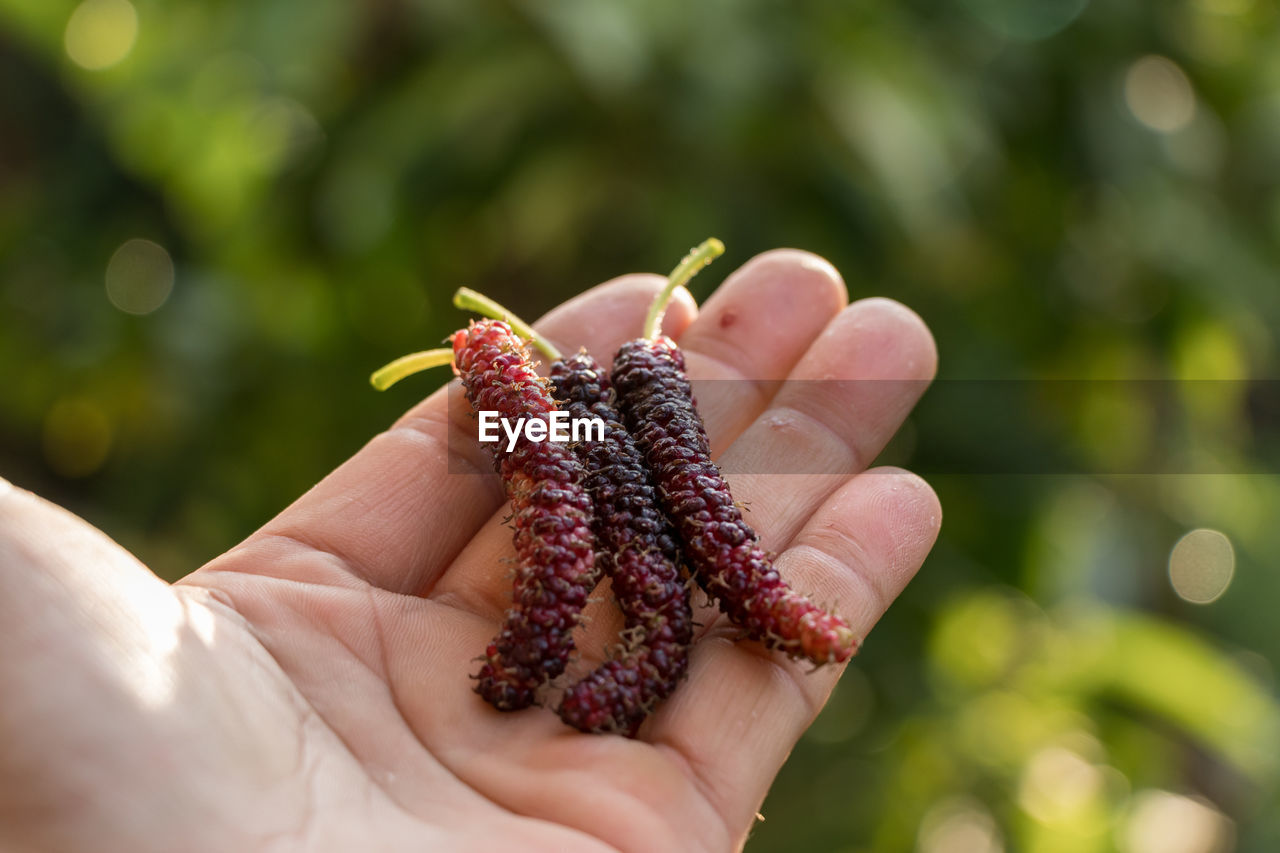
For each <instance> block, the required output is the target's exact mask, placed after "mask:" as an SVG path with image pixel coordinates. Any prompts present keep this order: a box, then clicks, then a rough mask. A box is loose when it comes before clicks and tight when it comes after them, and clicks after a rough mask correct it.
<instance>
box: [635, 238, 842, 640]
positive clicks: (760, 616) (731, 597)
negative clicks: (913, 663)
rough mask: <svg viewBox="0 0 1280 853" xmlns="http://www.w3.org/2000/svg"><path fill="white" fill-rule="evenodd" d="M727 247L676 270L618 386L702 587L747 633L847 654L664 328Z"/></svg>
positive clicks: (708, 249)
mask: <svg viewBox="0 0 1280 853" xmlns="http://www.w3.org/2000/svg"><path fill="white" fill-rule="evenodd" d="M722 251H723V246H721V245H720V243H719V241H708V242H707V243H704V244H703V245H702V246H700V247H699V248H698V249H695V250H694V251H693V252H691V253H690V254H689V256H688V257H686V258H685V260H684V261H683V262H682V263H681V264H680V266H679V267H677V268H676V270H675V271H674V272H673V273H672V274H671V277H670V279H669V281H668V286H667V288H666V289H664V291H663V292H662V293H661V294H659V296H658V297H657V298H656V299H655V300H654V303H653V305H652V306H651V307H650V310H649V314H648V316H647V318H646V320H645V326H644V336H643V337H641V338H639V339H637V340H633V341H629V342H627V343H625V344H623V345H622V348H621V349H620V350H619V351H618V355H617V357H616V358H615V360H614V365H613V384H614V387H615V388H616V390H617V394H618V399H619V402H620V403H621V408H622V412H623V415H624V416H625V419H626V424H627V427H628V428H629V429H630V430H631V432H632V434H633V435H634V436H635V438H636V441H637V443H638V444H639V445H640V446H641V448H643V450H644V452H645V456H646V458H647V460H648V462H649V466H650V469H651V470H652V472H653V477H654V480H655V481H656V483H657V485H658V490H659V494H660V496H661V499H662V504H663V507H664V509H665V510H666V512H667V515H668V517H669V518H670V519H671V521H672V522H673V523H674V524H675V526H676V529H677V530H678V531H679V534H680V538H681V542H682V544H683V546H684V556H685V559H686V560H687V561H688V563H689V566H690V568H691V569H692V570H693V572H694V575H695V577H696V578H697V579H698V582H699V584H700V585H701V586H702V587H703V589H705V590H706V591H707V593H708V594H709V595H710V596H711V597H712V598H714V599H715V600H716V601H717V602H718V603H719V605H720V608H721V609H722V610H723V611H724V612H725V614H726V615H728V617H729V620H730V621H731V622H733V623H734V624H736V625H738V626H740V627H742V628H743V629H745V631H746V634H747V636H748V637H751V638H752V639H756V640H760V641H761V642H763V643H764V644H765V645H766V646H768V647H770V648H774V649H779V650H781V651H783V652H785V653H786V654H788V655H790V656H792V657H797V658H807V659H808V660H810V661H813V662H814V663H815V664H823V663H827V662H839V661H844V660H847V659H848V658H849V657H851V656H852V655H853V654H854V652H855V651H856V650H857V639H856V637H855V635H854V633H853V630H852V629H850V628H849V626H848V624H846V623H845V622H844V620H842V619H841V618H840V617H838V616H836V615H834V614H832V613H829V612H827V611H826V610H824V609H823V608H821V607H819V606H818V605H816V604H814V603H813V602H812V601H810V600H809V599H808V598H806V597H805V596H803V595H801V594H800V593H798V592H796V591H794V590H792V589H791V588H790V587H789V586H787V584H786V583H785V582H784V581H783V580H782V578H781V577H780V576H779V575H778V572H777V570H776V569H775V568H774V566H773V561H772V560H771V559H770V558H769V556H768V554H766V553H765V551H764V549H763V548H762V547H761V546H760V542H759V536H758V535H757V534H756V532H755V531H754V530H753V529H752V528H751V526H750V525H748V524H747V522H746V521H745V520H744V519H743V517H742V512H741V510H739V508H738V506H737V504H736V503H735V502H734V499H733V495H732V494H730V492H729V485H728V483H726V482H725V479H724V477H723V476H722V475H721V473H720V469H719V468H718V467H717V466H716V465H715V463H713V462H712V461H711V446H710V442H709V441H708V439H707V433H706V429H705V428H704V426H703V424H702V418H701V417H700V416H699V415H698V410H697V407H696V405H695V403H694V399H693V391H692V388H691V387H690V385H689V380H688V378H687V376H686V374H685V363H684V356H683V354H682V353H681V352H680V349H679V348H678V347H677V346H676V344H675V343H674V342H673V341H672V340H670V339H669V338H666V337H660V336H659V334H658V331H657V330H658V328H659V327H660V323H661V320H662V312H663V310H664V308H665V306H666V303H667V301H668V300H669V299H670V297H671V294H672V293H674V291H675V289H676V288H677V287H679V286H680V285H681V284H683V283H684V282H685V281H687V280H688V278H689V277H690V276H692V275H693V273H694V272H696V271H697V270H698V269H699V268H701V267H702V266H704V265H705V264H707V263H709V262H710V261H711V259H712V258H714V257H715V256H716V255H719V254H720V253H721V252H722Z"/></svg>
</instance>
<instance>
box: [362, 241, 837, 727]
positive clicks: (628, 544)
mask: <svg viewBox="0 0 1280 853" xmlns="http://www.w3.org/2000/svg"><path fill="white" fill-rule="evenodd" d="M722 251H723V246H722V245H721V244H720V242H719V241H718V240H708V241H707V242H706V243H703V244H702V245H701V246H699V247H698V248H697V249H695V250H694V251H692V252H690V254H689V255H688V256H687V257H686V258H685V259H684V261H682V262H681V264H680V265H679V266H678V267H677V268H676V270H675V271H674V272H673V273H672V274H671V276H670V277H669V279H668V282H667V287H666V288H664V289H663V291H662V292H661V293H660V294H659V295H658V296H657V297H656V298H655V300H654V302H653V305H652V306H651V307H650V310H649V314H648V316H647V318H646V320H645V326H644V331H643V335H642V336H641V337H640V338H638V339H636V340H633V341H629V342H627V343H626V344H624V345H623V346H622V348H621V349H620V350H619V351H618V353H617V356H616V357H615V359H614V362H613V371H612V374H611V375H610V373H609V372H608V371H606V370H604V369H603V368H602V367H601V365H600V364H599V363H598V362H597V361H596V360H595V359H594V358H593V357H592V356H591V355H590V354H588V353H586V352H579V353H578V354H576V355H573V356H571V357H569V358H562V357H561V355H560V353H559V352H557V351H556V350H555V348H554V347H552V346H551V345H550V344H549V343H548V342H546V341H545V340H543V339H541V338H540V337H538V336H537V334H536V333H535V332H534V331H533V330H532V328H530V327H529V326H528V325H527V324H525V323H523V322H522V321H520V320H519V318H517V317H515V316H514V315H512V314H510V312H507V311H506V310H505V309H504V308H502V306H500V305H498V304H496V303H494V302H492V301H491V300H489V299H486V298H485V297H483V296H481V295H480V294H477V293H475V292H474V291H469V290H466V289H465V288H464V289H463V290H460V291H459V292H458V295H457V296H456V297H455V300H454V302H455V304H456V305H458V306H459V307H462V308H468V309H471V310H475V311H477V312H479V313H481V314H484V315H486V316H488V317H491V318H495V319H486V320H482V321H480V322H474V323H472V324H471V325H470V326H469V327H468V328H466V329H463V330H460V331H458V332H457V333H456V334H455V335H454V336H453V347H452V349H451V350H433V351H429V352H426V353H417V354H414V355H412V356H406V357H405V358H403V359H398V360H397V361H395V362H392V363H391V364H390V365H387V367H385V368H383V369H382V370H380V371H378V372H377V373H375V374H374V385H375V386H377V387H379V388H385V387H387V386H388V385H390V384H391V383H392V382H394V381H396V380H398V379H399V378H401V377H402V376H405V375H407V374H408V373H411V372H416V371H417V370H420V369H423V368H425V367H429V366H433V365H436V364H443V363H446V362H447V361H449V360H452V362H453V364H454V369H455V370H456V372H457V373H458V375H459V376H460V377H461V379H462V384H463V387H464V388H465V390H466V393H467V399H468V400H469V401H470V402H471V405H472V407H473V409H475V410H476V411H496V412H498V413H499V414H500V416H501V417H504V418H509V419H513V420H516V419H531V418H538V419H543V420H546V419H548V418H549V416H550V414H551V413H552V412H554V411H556V410H557V408H559V409H560V410H563V411H567V412H569V414H570V415H571V416H572V417H574V418H598V419H599V420H600V421H602V422H603V423H604V425H605V430H604V437H603V440H600V441H582V442H578V443H576V444H574V445H565V444H560V443H556V442H551V441H543V442H535V441H531V440H529V439H528V438H521V439H520V440H519V441H517V442H516V443H515V445H514V446H513V447H512V448H511V449H510V450H508V449H506V448H505V447H503V446H501V445H495V444H490V445H487V446H488V447H489V448H490V450H491V451H492V453H493V457H494V465H495V467H496V469H497V471H498V473H499V474H500V475H501V477H502V480H503V483H504V484H505V487H506V493H507V497H508V498H509V499H510V501H511V504H512V509H513V512H512V516H511V518H512V525H513V527H514V529H515V549H516V556H517V563H518V566H517V569H516V575H515V581H514V589H513V595H512V606H511V608H510V609H509V610H508V611H507V614H506V617H505V621H504V625H503V627H502V629H501V631H500V632H499V634H498V635H497V636H496V637H495V638H494V639H493V641H492V642H491V643H490V644H489V646H488V648H487V649H486V650H485V654H484V657H483V663H482V665H481V668H480V672H479V673H478V674H477V676H476V679H477V684H476V692H477V693H479V694H480V695H481V696H483V697H484V698H485V700H487V701H488V702H489V703H490V704H492V705H493V706H494V707H496V708H499V709H501V710H518V709H521V708H526V707H529V706H530V705H533V704H535V703H536V702H537V699H538V693H539V690H540V689H541V688H542V687H543V686H544V685H545V684H547V683H548V682H549V681H551V680H552V679H555V678H556V677H558V676H560V675H561V674H562V673H563V672H564V671H565V668H566V666H567V665H568V663H569V659H570V657H571V654H572V652H573V639H572V634H573V631H574V630H575V629H576V628H577V627H578V625H579V623H580V621H581V616H582V611H583V608H584V607H585V605H586V603H587V599H588V596H589V595H590V594H591V592H592V590H593V589H594V588H595V586H596V584H597V583H598V582H599V580H600V578H601V576H602V575H607V576H608V577H609V579H610V581H611V583H612V586H613V593H614V597H615V598H616V600H617V603H618V606H619V608H620V609H621V611H622V614H623V616H624V619H625V625H626V628H625V630H624V632H623V635H624V637H626V638H627V640H626V643H625V645H624V647H623V649H622V651H621V652H620V653H619V654H617V655H615V656H613V657H611V658H610V659H608V660H606V661H605V662H604V663H603V664H601V665H600V666H599V667H597V668H596V669H595V670H593V671H592V672H590V673H589V674H587V675H586V676H585V677H583V678H582V679H581V680H579V681H578V682H577V683H575V684H573V685H571V686H570V687H568V688H567V689H566V690H565V692H564V695H563V698H562V699H561V702H560V707H559V714H560V717H561V718H562V719H563V720H564V721H565V722H566V723H568V724H569V725H572V726H574V727H575V728H578V729H580V730H582V731H587V732H616V733H621V734H625V735H628V736H632V737H634V736H635V734H636V732H637V730H638V729H639V727H640V724H641V723H642V722H643V721H644V719H645V717H646V716H647V715H648V714H649V713H650V711H652V710H653V708H654V707H655V706H656V705H657V704H658V703H659V702H661V701H662V700H663V699H665V698H666V697H667V696H669V695H670V694H671V693H672V692H674V691H675V689H676V687H677V686H678V684H679V682H680V681H681V679H682V678H683V677H684V676H685V674H686V672H687V671H688V661H689V649H690V646H691V644H692V641H693V614H692V607H691V604H690V597H689V585H688V583H687V582H686V574H687V575H688V576H690V577H692V578H693V580H695V581H696V582H697V583H698V584H699V585H700V586H701V588H702V589H703V590H704V591H705V592H706V593H707V595H708V596H709V597H710V598H711V599H713V600H714V601H716V602H717V603H718V604H719V606H720V608H721V610H722V611H723V612H724V613H725V614H726V615H727V616H728V617H729V619H730V621H732V622H733V623H734V624H736V625H738V626H740V627H741V628H742V629H743V630H744V633H745V635H746V636H747V637H748V638H750V639H754V640H758V641H760V642H762V643H764V644H765V645H766V646H768V647H769V648H773V649H777V650H780V651H782V652H784V653H786V654H788V655H790V656H792V657H795V658H801V659H806V660H809V661H812V662H813V663H815V664H817V665H821V664H824V663H828V662H840V661H844V660H847V659H848V658H849V657H850V656H851V655H852V654H853V653H854V652H855V651H856V650H857V640H856V638H855V636H854V633H853V631H852V630H851V629H850V628H849V626H848V625H847V624H845V622H844V621H843V620H841V619H840V617H838V616H836V615H834V614H832V613H830V612H828V611H826V610H824V609H823V608H821V607H819V606H818V605H816V604H814V603H813V602H812V601H810V600H809V599H808V598H806V597H805V596H803V595H801V594H800V593H798V592H796V591H794V590H792V589H791V588H790V587H788V586H787V585H786V583H784V582H783V580H782V579H781V577H780V576H779V575H778V572H777V571H776V570H775V569H774V567H773V563H772V560H771V559H770V558H769V555H768V554H766V553H765V551H764V550H763V549H762V548H761V546H760V543H759V537H758V536H757V534H756V532H755V531H754V530H753V529H752V528H751V527H750V525H748V524H747V523H746V521H745V520H744V519H743V517H742V512H741V510H740V509H739V507H738V505H737V504H736V503H735V501H734V499H733V496H732V494H730V492H729V485H728V483H726V482H725V480H724V478H723V476H722V475H721V473H720V470H719V468H718V467H717V466H716V465H715V463H713V462H712V461H711V450H710V443H709V442H708V440H707V433H706V430H705V428H704V427H703V424H702V419H701V417H700V416H699V414H698V410H697V407H696V405H695V402H694V398H693V394H692V390H691V387H690V385H689V380H688V377H687V376H686V373H685V364H684V357H683V355H682V354H681V352H680V350H679V348H678V347H677V346H676V344H675V343H674V342H673V341H671V340H670V339H669V338H666V337H663V336H661V334H660V333H659V331H658V330H659V328H660V327H661V321H662V314H663V312H664V310H665V308H666V305H667V303H668V302H669V300H670V299H671V297H672V295H673V294H674V293H675V291H676V289H677V288H678V287H680V286H681V285H683V284H684V283H686V282H687V281H688V280H689V278H690V277H692V275H693V274H694V273H696V272H697V271H698V270H699V269H700V268H701V267H703V266H705V265H706V264H707V263H709V262H710V261H711V260H712V259H713V258H714V257H716V256H717V255H719V254H720V253H721V252H722ZM529 345H532V346H534V347H536V348H537V349H539V350H540V351H541V352H542V353H543V354H544V355H546V356H547V357H548V358H549V359H550V360H551V378H550V380H544V379H542V378H540V377H539V376H538V375H537V373H536V372H535V369H534V364H533V362H532V360H531V357H530V354H529V352H528V350H527V346H529ZM521 434H522V435H524V434H525V432H524V431H523V430H522V432H521Z"/></svg>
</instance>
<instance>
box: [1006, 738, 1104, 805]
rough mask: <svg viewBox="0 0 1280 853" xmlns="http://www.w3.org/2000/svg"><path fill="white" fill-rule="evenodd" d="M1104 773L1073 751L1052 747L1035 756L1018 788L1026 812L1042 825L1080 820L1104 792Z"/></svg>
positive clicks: (1019, 798)
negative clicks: (1094, 800)
mask: <svg viewBox="0 0 1280 853" xmlns="http://www.w3.org/2000/svg"><path fill="white" fill-rule="evenodd" d="M1102 783H1103V779H1102V772H1101V771H1100V770H1099V769H1098V768H1097V767H1096V766H1095V765H1094V764H1092V763H1091V762H1090V761H1088V760H1087V759H1085V758H1084V757H1083V756H1081V755H1079V754H1078V753H1076V752H1073V751H1072V750H1069V749H1065V748H1063V747H1060V746H1051V747H1047V748H1045V749H1042V750H1041V751H1040V752H1038V753H1036V754H1035V755H1034V756H1033V757H1032V759H1031V761H1030V763H1029V764H1028V765H1027V768H1026V772H1025V773H1024V774H1023V776H1022V783H1021V785H1020V786H1019V789H1018V804H1019V805H1020V806H1022V809H1023V811H1025V812H1026V813H1027V814H1029V815H1031V816H1032V817H1033V818H1035V819H1036V820H1038V821H1041V822H1043V823H1062V822H1068V821H1072V820H1075V819H1077V818H1078V817H1079V816H1080V815H1081V814H1082V812H1083V811H1084V809H1085V808H1086V807H1087V806H1088V804H1089V802H1090V801H1091V800H1092V799H1093V798H1094V797H1096V796H1097V795H1098V794H1099V792H1100V791H1101V789H1102Z"/></svg>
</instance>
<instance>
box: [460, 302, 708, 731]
mask: <svg viewBox="0 0 1280 853" xmlns="http://www.w3.org/2000/svg"><path fill="white" fill-rule="evenodd" d="M454 304H455V305H457V306H458V307H459V308H466V309H471V310H475V311H479V312H481V313H483V314H487V315H489V316H498V317H503V318H504V319H506V320H507V321H508V322H510V323H511V324H512V326H513V327H514V328H516V329H517V330H519V332H520V333H521V335H522V336H523V337H526V338H528V339H530V340H531V341H532V342H533V343H534V345H535V346H537V347H539V349H541V350H542V352H543V353H544V354H545V355H546V356H547V357H548V358H550V359H551V361H552V364H551V382H552V386H553V388H554V389H555V396H556V399H557V401H559V403H560V405H561V407H562V408H563V409H565V410H566V411H568V413H569V415H570V416H571V417H572V418H574V419H575V420H576V419H585V418H599V419H600V421H601V422H602V423H603V424H604V434H603V439H602V440H599V441H583V442H578V443H577V444H576V445H575V446H574V449H575V451H576V452H577V454H578V457H579V458H580V459H581V460H582V463H583V466H584V467H585V468H586V471H587V475H586V480H585V481H584V482H585V485H586V487H587V490H588V492H590V493H591V496H592V499H593V501H594V506H595V520H596V522H595V533H596V540H597V543H598V546H597V552H596V561H597V563H598V564H599V565H601V566H602V568H603V569H604V571H605V573H606V574H608V576H609V577H610V578H611V579H612V582H613V592H614V596H615V598H616V599H617V602H618V606H619V608H620V609H621V610H622V613H623V616H624V619H625V630H624V635H625V636H626V637H627V642H626V644H625V645H624V648H623V650H622V653H621V654H620V655H619V656H617V657H614V658H612V659H610V660H607V661H605V662H604V663H603V664H601V665H600V666H599V667H597V668H596V669H594V670H592V671H591V672H590V673H588V674H587V675H586V676H585V677H583V678H582V679H581V680H580V681H578V682H577V683H576V684H573V685H571V686H570V687H569V688H568V690H566V692H565V695H564V698H563V700H562V701H561V704H560V709H559V714H560V717H561V719H563V720H564V721H565V722H566V723H568V724H569V725H571V726H573V727H575V728H577V729H580V730H582V731H588V732H617V733H621V734H625V735H628V736H631V737H634V736H635V734H636V732H637V731H638V729H639V728H640V725H641V723H643V722H644V719H645V717H646V716H647V715H648V713H649V712H650V711H651V710H652V709H653V708H654V707H655V706H656V705H657V704H658V703H659V702H661V701H662V700H663V699H665V698H666V697H667V696H669V695H670V694H671V693H672V692H674V691H675V689H676V687H677V686H678V684H679V683H680V681H681V679H683V678H684V676H685V675H686V673H687V671H688V661H689V645H690V643H691V642H692V639H693V613H692V607H691V605H690V601H689V589H688V586H687V585H686V584H685V582H684V580H683V579H682V577H681V575H680V570H679V563H680V558H679V548H678V545H677V541H676V537H675V531H674V530H673V529H672V528H671V525H670V524H669V522H668V521H667V519H666V517H665V516H664V515H663V514H662V511H661V510H660V509H659V507H658V502H657V493H656V490H655V488H654V486H653V483H652V481H651V479H650V476H649V470H648V466H647V465H646V464H645V461H644V455H643V453H642V452H641V451H640V449H639V448H638V447H637V446H636V444H635V441H634V440H633V439H632V437H631V435H630V434H629V433H628V432H627V430H626V427H624V426H623V424H622V417H621V415H620V414H619V412H618V410H617V408H616V405H615V399H614V393H613V389H612V387H611V386H610V384H609V377H608V373H607V372H606V371H605V370H604V369H603V368H602V367H601V366H600V365H599V363H598V362H596V360H595V359H594V358H592V357H591V356H590V355H589V354H587V353H586V352H585V351H582V352H579V353H578V354H576V355H574V356H571V357H569V358H567V359H566V358H562V357H561V356H560V353H559V352H557V351H556V350H555V348H554V347H553V346H551V345H550V344H549V343H548V342H547V341H545V340H543V339H542V338H541V337H539V336H537V335H536V334H535V333H534V332H533V330H532V329H531V328H529V327H528V326H527V324H524V323H523V322H522V321H520V320H519V318H516V317H514V316H512V315H511V314H510V312H507V311H506V309H504V308H502V306H500V305H498V304H497V303H495V302H493V301H492V300H490V299H488V298H487V297H484V296H481V295H480V294H478V293H475V291H471V290H468V289H467V288H463V289H461V290H459V291H458V293H457V294H456V295H455V297H454Z"/></svg>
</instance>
